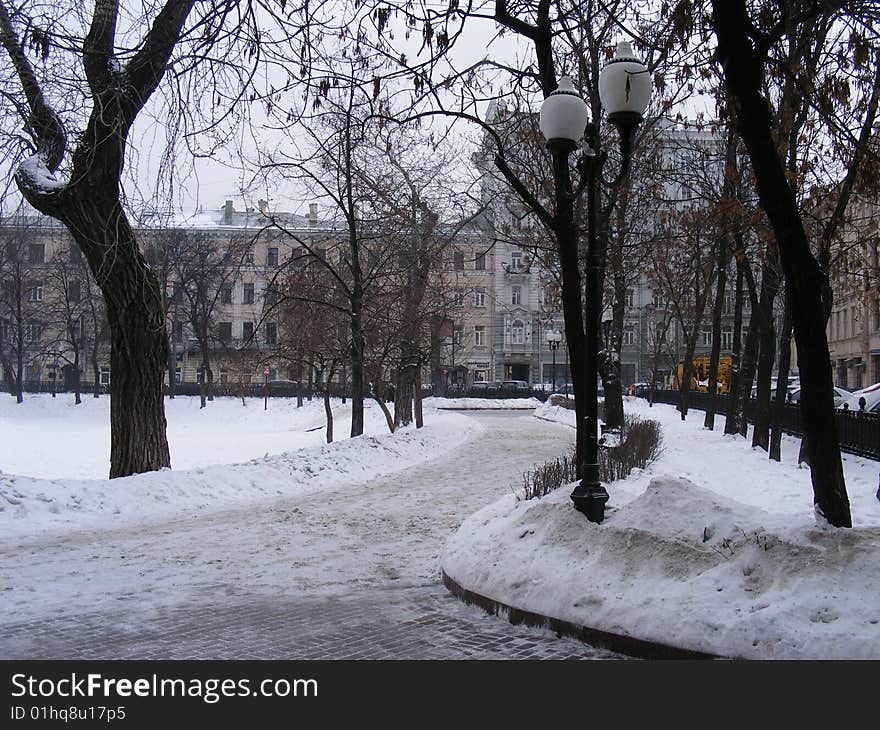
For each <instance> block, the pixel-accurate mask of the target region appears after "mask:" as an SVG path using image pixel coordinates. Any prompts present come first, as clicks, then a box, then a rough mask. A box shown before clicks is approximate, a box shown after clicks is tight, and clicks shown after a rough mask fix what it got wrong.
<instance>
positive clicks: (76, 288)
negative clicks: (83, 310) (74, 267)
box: [67, 281, 82, 304]
mask: <svg viewBox="0 0 880 730" xmlns="http://www.w3.org/2000/svg"><path fill="white" fill-rule="evenodd" d="M67 298H68V299H69V300H70V302H71V303H72V304H77V303H78V302H79V300H80V299H82V287H81V286H80V283H79V282H78V281H69V282H67Z"/></svg>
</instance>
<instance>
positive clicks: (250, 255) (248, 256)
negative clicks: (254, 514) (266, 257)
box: [244, 246, 254, 264]
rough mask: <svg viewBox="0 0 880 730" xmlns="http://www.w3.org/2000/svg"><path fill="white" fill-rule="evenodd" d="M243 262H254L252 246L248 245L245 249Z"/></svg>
mask: <svg viewBox="0 0 880 730" xmlns="http://www.w3.org/2000/svg"><path fill="white" fill-rule="evenodd" d="M244 262H245V263H246V264H252V263H254V247H253V246H248V247H247V250H246V251H245V252H244Z"/></svg>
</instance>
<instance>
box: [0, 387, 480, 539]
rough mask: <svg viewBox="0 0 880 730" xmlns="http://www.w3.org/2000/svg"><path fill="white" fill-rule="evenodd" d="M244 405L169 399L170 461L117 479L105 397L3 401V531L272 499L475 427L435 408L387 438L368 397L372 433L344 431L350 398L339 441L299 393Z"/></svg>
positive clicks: (379, 469) (415, 453)
mask: <svg viewBox="0 0 880 730" xmlns="http://www.w3.org/2000/svg"><path fill="white" fill-rule="evenodd" d="M62 398H63V400H62ZM247 402H248V405H247V406H242V404H241V400H240V399H237V398H218V399H215V400H214V402H213V403H210V404H209V405H208V407H207V408H205V409H203V410H201V409H199V399H198V398H195V397H177V398H175V399H173V400H168V399H166V419H167V421H168V431H167V433H168V439H169V447H170V450H171V458H172V462H171V463H172V465H173V466H174V467H175V468H174V470H167V469H166V470H163V471H160V472H152V473H148V474H140V475H136V476H132V477H128V478H126V479H125V480H122V481H118V480H114V481H110V480H108V479H106V478H105V477H104V475H105V474H106V473H107V471H108V468H109V467H108V463H107V454H108V453H109V414H108V411H109V398H100V399H98V400H95V399H93V398H84V399H83V403H82V404H81V405H79V406H75V405H74V404H73V401H72V400H70V396H69V395H65V396H63V397H62V396H58V398H56V399H54V400H53V399H52V398H51V396H49V395H45V394H43V395H37V396H28V397H26V399H25V402H24V403H23V404H21V405H17V404H16V403H15V401H14V400H13V399H12V398H9V397H6V398H0V439H2V441H3V443H4V444H6V446H7V448H6V449H5V450H4V454H3V457H2V459H3V462H2V467H3V469H2V471H0V534H3V535H4V536H5V537H7V538H11V537H26V536H34V535H36V534H38V533H46V532H52V533H58V532H66V531H70V530H81V529H86V528H102V527H103V528H113V529H117V528H119V527H123V526H130V525H132V524H135V523H143V522H153V521H156V520H159V519H163V518H168V517H169V516H175V515H179V514H180V513H181V512H184V513H190V514H191V513H193V512H210V511H212V510H217V509H224V508H231V507H241V506H243V505H250V504H259V503H265V502H267V501H271V500H277V499H279V498H281V497H284V496H288V495H290V494H297V493H300V492H304V491H309V490H314V489H319V488H327V487H328V486H331V485H336V484H338V483H340V482H341V481H345V480H355V479H358V478H363V477H374V476H378V475H382V474H388V473H392V472H394V471H397V470H400V469H404V468H406V467H407V466H410V465H412V464H415V463H419V462H421V461H424V459H425V455H426V454H428V453H430V454H434V455H437V454H442V453H444V452H446V451H447V450H449V449H454V448H455V447H456V446H458V445H460V444H461V443H462V442H463V441H464V440H466V439H467V438H468V437H469V436H470V435H471V434H472V433H473V432H474V431H475V430H479V428H480V427H479V425H478V424H475V423H474V422H473V421H471V420H469V419H467V418H465V417H464V416H461V415H457V414H451V413H450V414H439V413H437V414H432V415H431V418H430V419H429V420H430V426H431V427H430V428H425V429H419V430H417V429H415V428H407V429H402V430H400V431H399V432H398V433H397V434H394V435H392V434H390V433H389V432H388V428H387V426H386V425H385V417H384V415H383V414H382V412H381V410H380V409H379V408H378V407H377V406H370V405H368V406H367V407H366V409H365V435H364V436H363V437H360V438H357V439H349V438H347V434H348V429H349V421H348V416H349V415H350V411H351V407H350V403H349V404H348V405H346V406H343V405H341V403H340V402H339V401H338V400H337V401H334V403H335V408H334V419H335V428H334V434H335V436H336V438H337V441H336V442H335V443H333V444H329V445H328V444H325V443H324V427H323V426H324V414H323V403H322V402H320V401H318V400H314V401H312V402H311V403H309V402H308V401H306V402H305V404H304V406H303V407H302V408H301V409H297V408H296V399H283V398H272V399H270V400H269V407H268V410H265V411H264V410H263V401H262V400H250V401H247ZM74 423H75V430H72V429H73V428H74V426H73V425H72V424H74ZM314 429H317V430H314ZM47 444H51V447H47ZM47 457H50V458H47ZM239 462H245V463H239ZM229 465H233V466H229ZM65 472H66V473H67V474H68V475H71V474H73V475H75V476H73V477H72V478H71V476H65V475H64V474H65Z"/></svg>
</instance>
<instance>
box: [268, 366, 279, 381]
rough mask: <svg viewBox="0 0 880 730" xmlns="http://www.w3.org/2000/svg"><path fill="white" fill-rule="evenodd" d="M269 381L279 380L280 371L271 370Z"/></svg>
mask: <svg viewBox="0 0 880 730" xmlns="http://www.w3.org/2000/svg"><path fill="white" fill-rule="evenodd" d="M269 380H278V370H277V369H276V368H269Z"/></svg>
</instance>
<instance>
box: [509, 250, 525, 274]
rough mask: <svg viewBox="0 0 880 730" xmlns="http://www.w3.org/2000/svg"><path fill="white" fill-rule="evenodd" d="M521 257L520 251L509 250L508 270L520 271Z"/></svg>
mask: <svg viewBox="0 0 880 730" xmlns="http://www.w3.org/2000/svg"><path fill="white" fill-rule="evenodd" d="M522 265H523V259H522V251H511V253H510V270H511V271H522Z"/></svg>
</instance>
